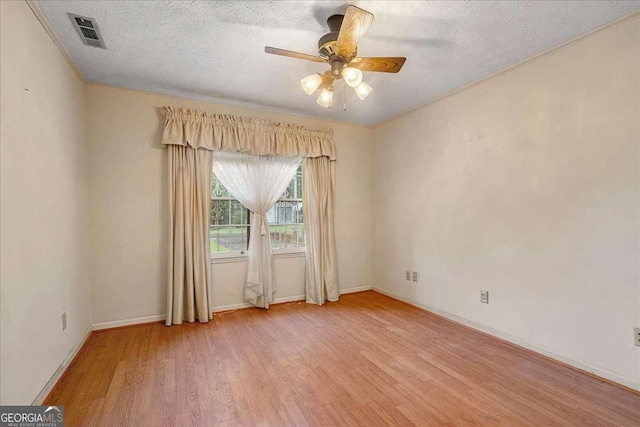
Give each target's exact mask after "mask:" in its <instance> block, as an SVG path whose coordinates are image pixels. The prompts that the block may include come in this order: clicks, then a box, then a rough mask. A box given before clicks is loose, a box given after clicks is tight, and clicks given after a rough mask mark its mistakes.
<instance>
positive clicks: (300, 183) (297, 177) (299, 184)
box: [296, 174, 302, 199]
mask: <svg viewBox="0 0 640 427" xmlns="http://www.w3.org/2000/svg"><path fill="white" fill-rule="evenodd" d="M296 181H297V184H298V185H297V187H298V191H297V192H296V199H302V174H299V175H296Z"/></svg>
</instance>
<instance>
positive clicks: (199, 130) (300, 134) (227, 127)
mask: <svg viewBox="0 0 640 427" xmlns="http://www.w3.org/2000/svg"><path fill="white" fill-rule="evenodd" d="M164 114H165V122H164V132H163V134H162V145H182V146H190V147H192V148H204V149H207V150H213V151H231V152H247V153H249V154H253V155H266V154H272V155H276V156H283V157H328V158H329V160H336V149H335V143H334V141H333V130H331V129H320V130H314V129H309V128H306V127H304V126H299V125H294V124H290V123H280V122H274V121H271V120H265V119H254V118H249V117H239V116H232V115H228V114H218V113H207V112H204V111H197V110H191V109H184V108H177V107H164Z"/></svg>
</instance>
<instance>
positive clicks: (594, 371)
mask: <svg viewBox="0 0 640 427" xmlns="http://www.w3.org/2000/svg"><path fill="white" fill-rule="evenodd" d="M371 289H372V290H374V291H376V292H379V293H381V294H383V295H387V296H389V297H391V298H394V299H397V300H399V301H402V302H404V303H407V304H409V305H412V306H414V307H418V308H421V309H423V310H427V311H430V312H432V313H435V314H437V315H439V316H442V317H445V318H447V319H449V320H451V321H453V322H455V323H459V324H461V325H464V326H468V327H470V328H472V329H476V330H478V331H481V332H484V333H486V334H489V335H491V336H494V337H496V338H500V339H502V340H505V341H508V342H510V343H512V344H515V345H517V346H519V347H524V348H526V349H528V350H531V351H534V352H536V353H540V354H542V355H544V356H547V357H549V358H551V359H554V360H557V361H559V362H562V363H565V364H567V365H571V366H573V367H574V368H577V369H580V370H582V371H586V372H589V373H592V374H594V375H597V376H599V377H602V378H605V379H607V380H609V381H613V382H614V383H618V384H621V385H623V386H625V387H629V388H632V389H634V390H638V391H640V383H639V382H636V381H633V380H629V379H627V378H623V377H620V376H618V375H616V374H614V373H611V372H609V371H606V370H602V369H600V368H595V367H593V366H589V365H585V364H584V363H581V362H578V361H575V360H572V359H569V358H566V357H564V356H561V355H559V354H556V353H554V352H551V351H549V350H546V349H544V348H542V347H538V346H536V345H534V344H531V343H529V342H527V341H524V340H522V339H520V338H518V337H515V336H513V335H510V334H507V333H504V332H501V331H498V330H497V329H493V328H490V327H488V326H484V325H482V324H480V323H477V322H473V321H471V320H468V319H465V318H464V317H460V316H456V315H455V314H451V313H449V312H447V311H444V310H440V309H438V308H435V307H432V306H429V305H426V304H418V303H415V302H413V301H410V300H408V299H405V298H402V297H400V296H398V295H396V294H394V293H393V292H389V291H386V290H384V289H380V288H376V287H372V288H371Z"/></svg>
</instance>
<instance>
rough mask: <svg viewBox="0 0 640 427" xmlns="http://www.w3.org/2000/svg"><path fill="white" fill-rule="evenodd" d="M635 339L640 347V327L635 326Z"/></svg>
mask: <svg viewBox="0 0 640 427" xmlns="http://www.w3.org/2000/svg"><path fill="white" fill-rule="evenodd" d="M633 339H634V340H635V344H636V345H637V346H638V347H640V328H633Z"/></svg>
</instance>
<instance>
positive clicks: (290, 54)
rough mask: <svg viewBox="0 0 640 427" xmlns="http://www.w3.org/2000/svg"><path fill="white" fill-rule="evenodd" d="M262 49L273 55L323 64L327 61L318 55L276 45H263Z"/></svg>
mask: <svg viewBox="0 0 640 427" xmlns="http://www.w3.org/2000/svg"><path fill="white" fill-rule="evenodd" d="M264 51H265V52H267V53H271V54H274V55H281V56H288V57H289V58H296V59H305V60H307V61H314V62H321V63H323V64H326V63H327V61H325V60H324V59H323V58H321V57H319V56H314V55H307V54H306V53H299V52H294V51H291V50H284V49H278V48H277V47H271V46H265V47H264Z"/></svg>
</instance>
